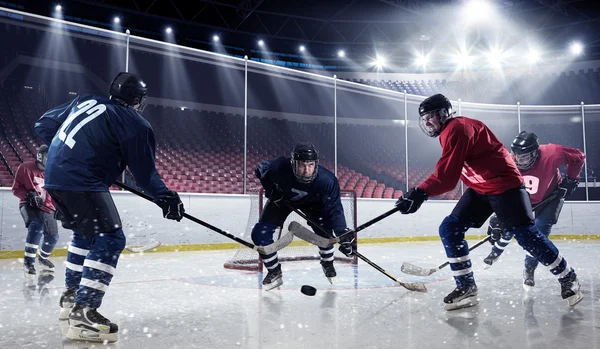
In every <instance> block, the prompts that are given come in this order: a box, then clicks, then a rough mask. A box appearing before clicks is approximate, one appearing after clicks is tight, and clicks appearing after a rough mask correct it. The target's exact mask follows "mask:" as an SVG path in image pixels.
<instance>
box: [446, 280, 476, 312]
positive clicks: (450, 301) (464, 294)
mask: <svg viewBox="0 0 600 349" xmlns="http://www.w3.org/2000/svg"><path fill="white" fill-rule="evenodd" d="M444 303H446V305H445V306H444V309H446V310H456V309H461V308H468V307H472V306H475V305H477V304H479V299H478V298H477V286H476V285H469V286H464V287H461V288H458V287H457V288H455V289H454V291H452V292H450V294H449V295H447V296H446V297H444Z"/></svg>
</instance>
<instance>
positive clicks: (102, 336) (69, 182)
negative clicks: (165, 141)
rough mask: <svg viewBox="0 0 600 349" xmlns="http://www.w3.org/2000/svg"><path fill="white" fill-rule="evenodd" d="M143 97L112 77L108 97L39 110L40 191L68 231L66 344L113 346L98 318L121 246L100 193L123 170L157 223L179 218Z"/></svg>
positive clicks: (127, 77)
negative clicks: (149, 202) (158, 213)
mask: <svg viewBox="0 0 600 349" xmlns="http://www.w3.org/2000/svg"><path fill="white" fill-rule="evenodd" d="M146 95H147V88H146V84H145V83H144V82H143V81H142V79H141V78H140V77H138V76H135V75H133V74H129V73H119V74H118V75H117V76H116V78H115V79H114V81H113V82H112V84H111V86H110V98H106V97H101V96H95V95H81V96H78V97H77V98H75V99H74V100H72V101H71V102H68V103H65V104H63V105H61V106H58V107H56V108H54V109H51V110H49V111H47V112H46V113H45V114H44V115H43V116H42V117H41V118H40V119H39V120H38V121H37V123H36V124H35V130H36V132H37V134H38V135H39V136H40V137H41V138H42V139H43V140H44V141H45V142H46V143H47V144H49V151H48V160H47V163H46V176H45V188H46V190H47V191H48V193H49V194H50V195H51V196H52V199H53V202H54V204H55V206H56V208H57V213H58V217H59V218H60V220H61V221H62V225H63V227H65V228H67V229H72V230H73V241H72V242H71V245H70V246H69V248H68V255H67V263H66V265H67V269H66V280H65V281H66V291H65V292H64V293H63V295H62V297H61V298H60V306H61V315H60V318H61V319H68V320H69V330H68V332H67V335H66V336H67V338H69V339H76V340H89V341H99V342H103V341H105V340H106V341H108V342H114V341H116V340H117V339H118V337H117V332H118V327H117V325H116V324H114V323H112V322H110V321H109V320H108V319H107V318H105V317H104V316H102V315H100V313H98V311H97V308H99V307H100V305H101V304H102V298H103V297H104V294H105V292H106V291H107V290H108V286H109V284H110V281H111V279H112V278H113V275H114V274H115V270H116V267H117V262H118V260H119V256H120V254H121V251H122V250H123V248H124V247H125V235H124V234H123V229H122V227H121V219H120V217H119V213H118V212H117V208H116V207H115V204H114V202H113V200H112V197H111V195H110V192H109V191H108V188H109V187H110V186H111V185H112V184H113V183H114V182H115V180H117V178H119V176H120V175H121V173H122V172H123V171H124V170H125V167H126V166H129V169H130V170H131V172H132V173H133V175H134V176H135V179H136V181H137V184H138V185H139V187H141V188H142V189H143V190H144V191H146V192H147V193H148V194H149V195H151V196H152V197H153V198H154V202H155V203H156V204H158V206H160V207H161V208H162V210H163V215H164V217H165V218H168V219H174V220H177V221H180V220H181V218H182V216H183V213H184V212H185V211H184V208H183V204H182V202H181V200H180V199H179V195H177V193H176V192H174V191H171V190H169V189H167V187H166V186H165V183H164V182H163V181H162V179H161V178H160V177H159V176H158V173H157V172H156V167H155V163H154V161H155V159H154V153H155V141H154V132H153V130H152V127H151V126H150V124H149V123H148V121H146V120H145V119H144V118H143V117H142V116H141V113H142V111H143V109H144V106H145V100H146Z"/></svg>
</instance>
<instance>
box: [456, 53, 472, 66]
mask: <svg viewBox="0 0 600 349" xmlns="http://www.w3.org/2000/svg"><path fill="white" fill-rule="evenodd" d="M473 60H474V57H473V56H470V55H469V53H468V52H461V53H459V54H457V55H455V56H454V63H455V64H456V65H458V66H460V67H463V68H468V67H469V66H470V65H471V64H473Z"/></svg>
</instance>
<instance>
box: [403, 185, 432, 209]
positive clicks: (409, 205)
mask: <svg viewBox="0 0 600 349" xmlns="http://www.w3.org/2000/svg"><path fill="white" fill-rule="evenodd" d="M428 198H429V197H428V196H427V193H425V192H424V191H423V190H421V189H419V188H412V189H411V190H409V191H408V193H406V194H404V195H402V196H401V197H400V198H399V199H398V201H396V207H398V208H399V209H400V212H402V213H403V214H409V213H415V212H417V210H418V209H419V207H421V204H423V202H425V201H426V200H427V199H428Z"/></svg>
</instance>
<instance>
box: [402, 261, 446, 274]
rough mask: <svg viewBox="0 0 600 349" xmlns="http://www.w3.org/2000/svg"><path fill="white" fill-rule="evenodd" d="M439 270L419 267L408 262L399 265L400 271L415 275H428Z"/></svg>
mask: <svg viewBox="0 0 600 349" xmlns="http://www.w3.org/2000/svg"><path fill="white" fill-rule="evenodd" d="M438 270H440V269H439V268H421V267H418V266H416V265H414V264H410V263H408V262H404V263H402V267H400V271H402V272H403V273H405V274H410V275H417V276H429V275H431V274H433V273H435V272H436V271H438Z"/></svg>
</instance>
